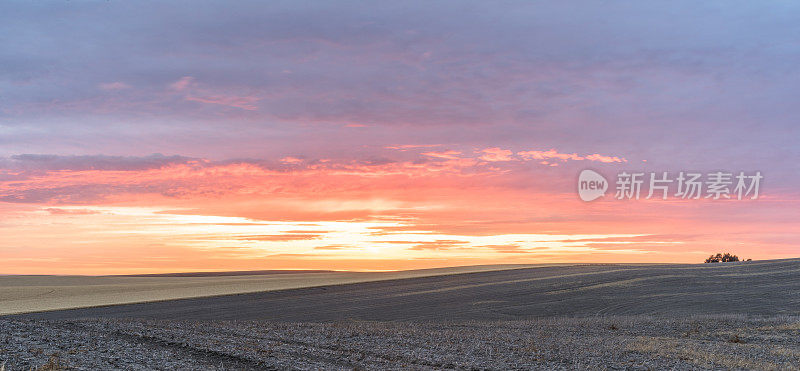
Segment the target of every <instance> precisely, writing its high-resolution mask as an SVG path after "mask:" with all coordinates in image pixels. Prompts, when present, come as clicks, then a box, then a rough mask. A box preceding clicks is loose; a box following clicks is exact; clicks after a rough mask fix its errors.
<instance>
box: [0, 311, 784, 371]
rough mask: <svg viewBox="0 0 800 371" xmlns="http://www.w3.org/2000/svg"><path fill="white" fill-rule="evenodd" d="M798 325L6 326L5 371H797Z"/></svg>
mask: <svg viewBox="0 0 800 371" xmlns="http://www.w3.org/2000/svg"><path fill="white" fill-rule="evenodd" d="M799 333H800V318H798V317H784V316H779V317H769V318H746V317H744V316H711V317H709V316H690V317H684V318H659V317H650V316H612V317H595V318H546V319H538V320H531V321H499V322H485V321H477V322H462V323H438V322H431V323H419V322H414V323H408V322H400V323H397V322H352V321H348V322H334V323H278V322H266V321H255V322H249V321H248V322H224V321H208V322H207V321H166V322H165V321H130V320H84V321H55V322H48V321H37V322H30V321H3V320H0V348H2V350H1V351H0V363H2V362H3V361H5V362H7V364H6V365H7V369H8V370H28V369H30V368H31V367H33V368H37V367H42V366H45V365H47V366H49V367H51V368H47V369H57V368H55V366H58V367H63V368H71V367H79V368H82V369H128V370H259V369H260V370H274V369H305V370H311V369H317V370H323V369H324V370H354V369H382V370H385V369H416V370H442V369H488V370H509V369H542V370H554V369H555V370H558V369H632V370H648V369H650V370H652V369H756V370H778V369H795V370H796V369H798V368H799V367H800V343H798V341H797V338H798V334H799Z"/></svg>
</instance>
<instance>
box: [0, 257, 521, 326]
mask: <svg viewBox="0 0 800 371" xmlns="http://www.w3.org/2000/svg"><path fill="white" fill-rule="evenodd" d="M532 266H535V265H483V266H470V267H452V268H437V269H419V270H409V271H399V272H332V271H328V272H326V271H321V272H310V273H309V272H302V273H291V272H287V271H283V272H274V271H272V272H270V271H266V272H258V273H260V274H245V273H247V272H206V273H191V274H173V275H152V276H100V277H97V276H1V275H0V315H4V314H12V313H25V312H36V311H44V310H57V309H68V308H81V307H91V306H98V305H111V304H124V303H140V302H149V301H157V300H171V299H180V298H193V297H204V296H213V295H227V294H238V293H248V292H263V291H271V290H286V289H295V288H302V287H313V286H323V285H335V284H344V283H355V282H368V281H379V280H391V279H401V278H411V277H424V276H435V275H442V274H454V273H467V272H481V271H487V270H502V269H511V268H518V267H532Z"/></svg>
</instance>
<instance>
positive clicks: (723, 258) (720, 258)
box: [706, 252, 751, 263]
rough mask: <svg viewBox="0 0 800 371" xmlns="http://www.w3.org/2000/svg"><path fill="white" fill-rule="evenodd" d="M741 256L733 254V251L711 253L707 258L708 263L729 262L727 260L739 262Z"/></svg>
mask: <svg viewBox="0 0 800 371" xmlns="http://www.w3.org/2000/svg"><path fill="white" fill-rule="evenodd" d="M750 260H751V259H747V260H746V261H750ZM738 261H739V257H738V256H736V255H733V254H731V253H727V252H726V253H725V254H720V253H717V255H711V256H709V257H708V258H707V259H706V263H727V262H738Z"/></svg>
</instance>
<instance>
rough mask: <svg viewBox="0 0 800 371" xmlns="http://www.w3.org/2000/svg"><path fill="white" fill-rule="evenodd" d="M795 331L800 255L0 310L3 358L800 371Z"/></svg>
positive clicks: (20, 361)
mask: <svg viewBox="0 0 800 371" xmlns="http://www.w3.org/2000/svg"><path fill="white" fill-rule="evenodd" d="M326 274H327V273H326ZM139 278H141V277H139ZM158 278H164V277H158ZM172 278H176V277H172ZM178 278H181V279H185V278H196V277H178ZM205 278H208V277H205ZM218 278H219V277H218ZM799 338H800V260H797V259H791V260H776V261H761V262H741V263H720V264H710V265H641V264H639V265H632V264H620V265H568V266H539V267H533V268H518V269H503V270H483V271H478V272H467V273H463V272H461V273H459V272H451V273H449V274H441V275H436V276H413V277H406V278H397V279H388V280H386V279H385V280H380V281H370V282H360V283H348V284H338V285H327V286H314V287H305V288H296V289H288V290H277V291H265V292H250V293H241V294H235V295H224V296H213V297H196V298H189V299H179V300H168V301H155V302H147V303H137V304H125V305H113V306H99V307H91V308H77V309H70V310H61V311H49V312H37V313H26V314H17V315H11V316H5V317H0V363H2V362H3V361H5V362H7V364H6V367H7V369H10V370H17V369H26V370H27V369H29V368H31V367H33V368H36V367H42V366H47V367H55V366H59V367H75V366H77V367H82V368H86V369H98V368H101V369H107V368H125V369H360V368H367V369H392V368H412V369H474V368H478V369H513V368H524V369H576V368H577V369H583V368H623V369H663V368H678V369H707V368H708V369H719V368H730V369H797V368H798V367H800V342H798V339H799Z"/></svg>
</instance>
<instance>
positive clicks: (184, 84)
mask: <svg viewBox="0 0 800 371" xmlns="http://www.w3.org/2000/svg"><path fill="white" fill-rule="evenodd" d="M193 84H194V77H191V76H184V77H181V79H180V80H178V81H175V82H173V83H172V84H170V85H169V87H170V88H172V89H174V90H178V91H182V90H186V89H187V88H189V87H190V86H191V85H193Z"/></svg>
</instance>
